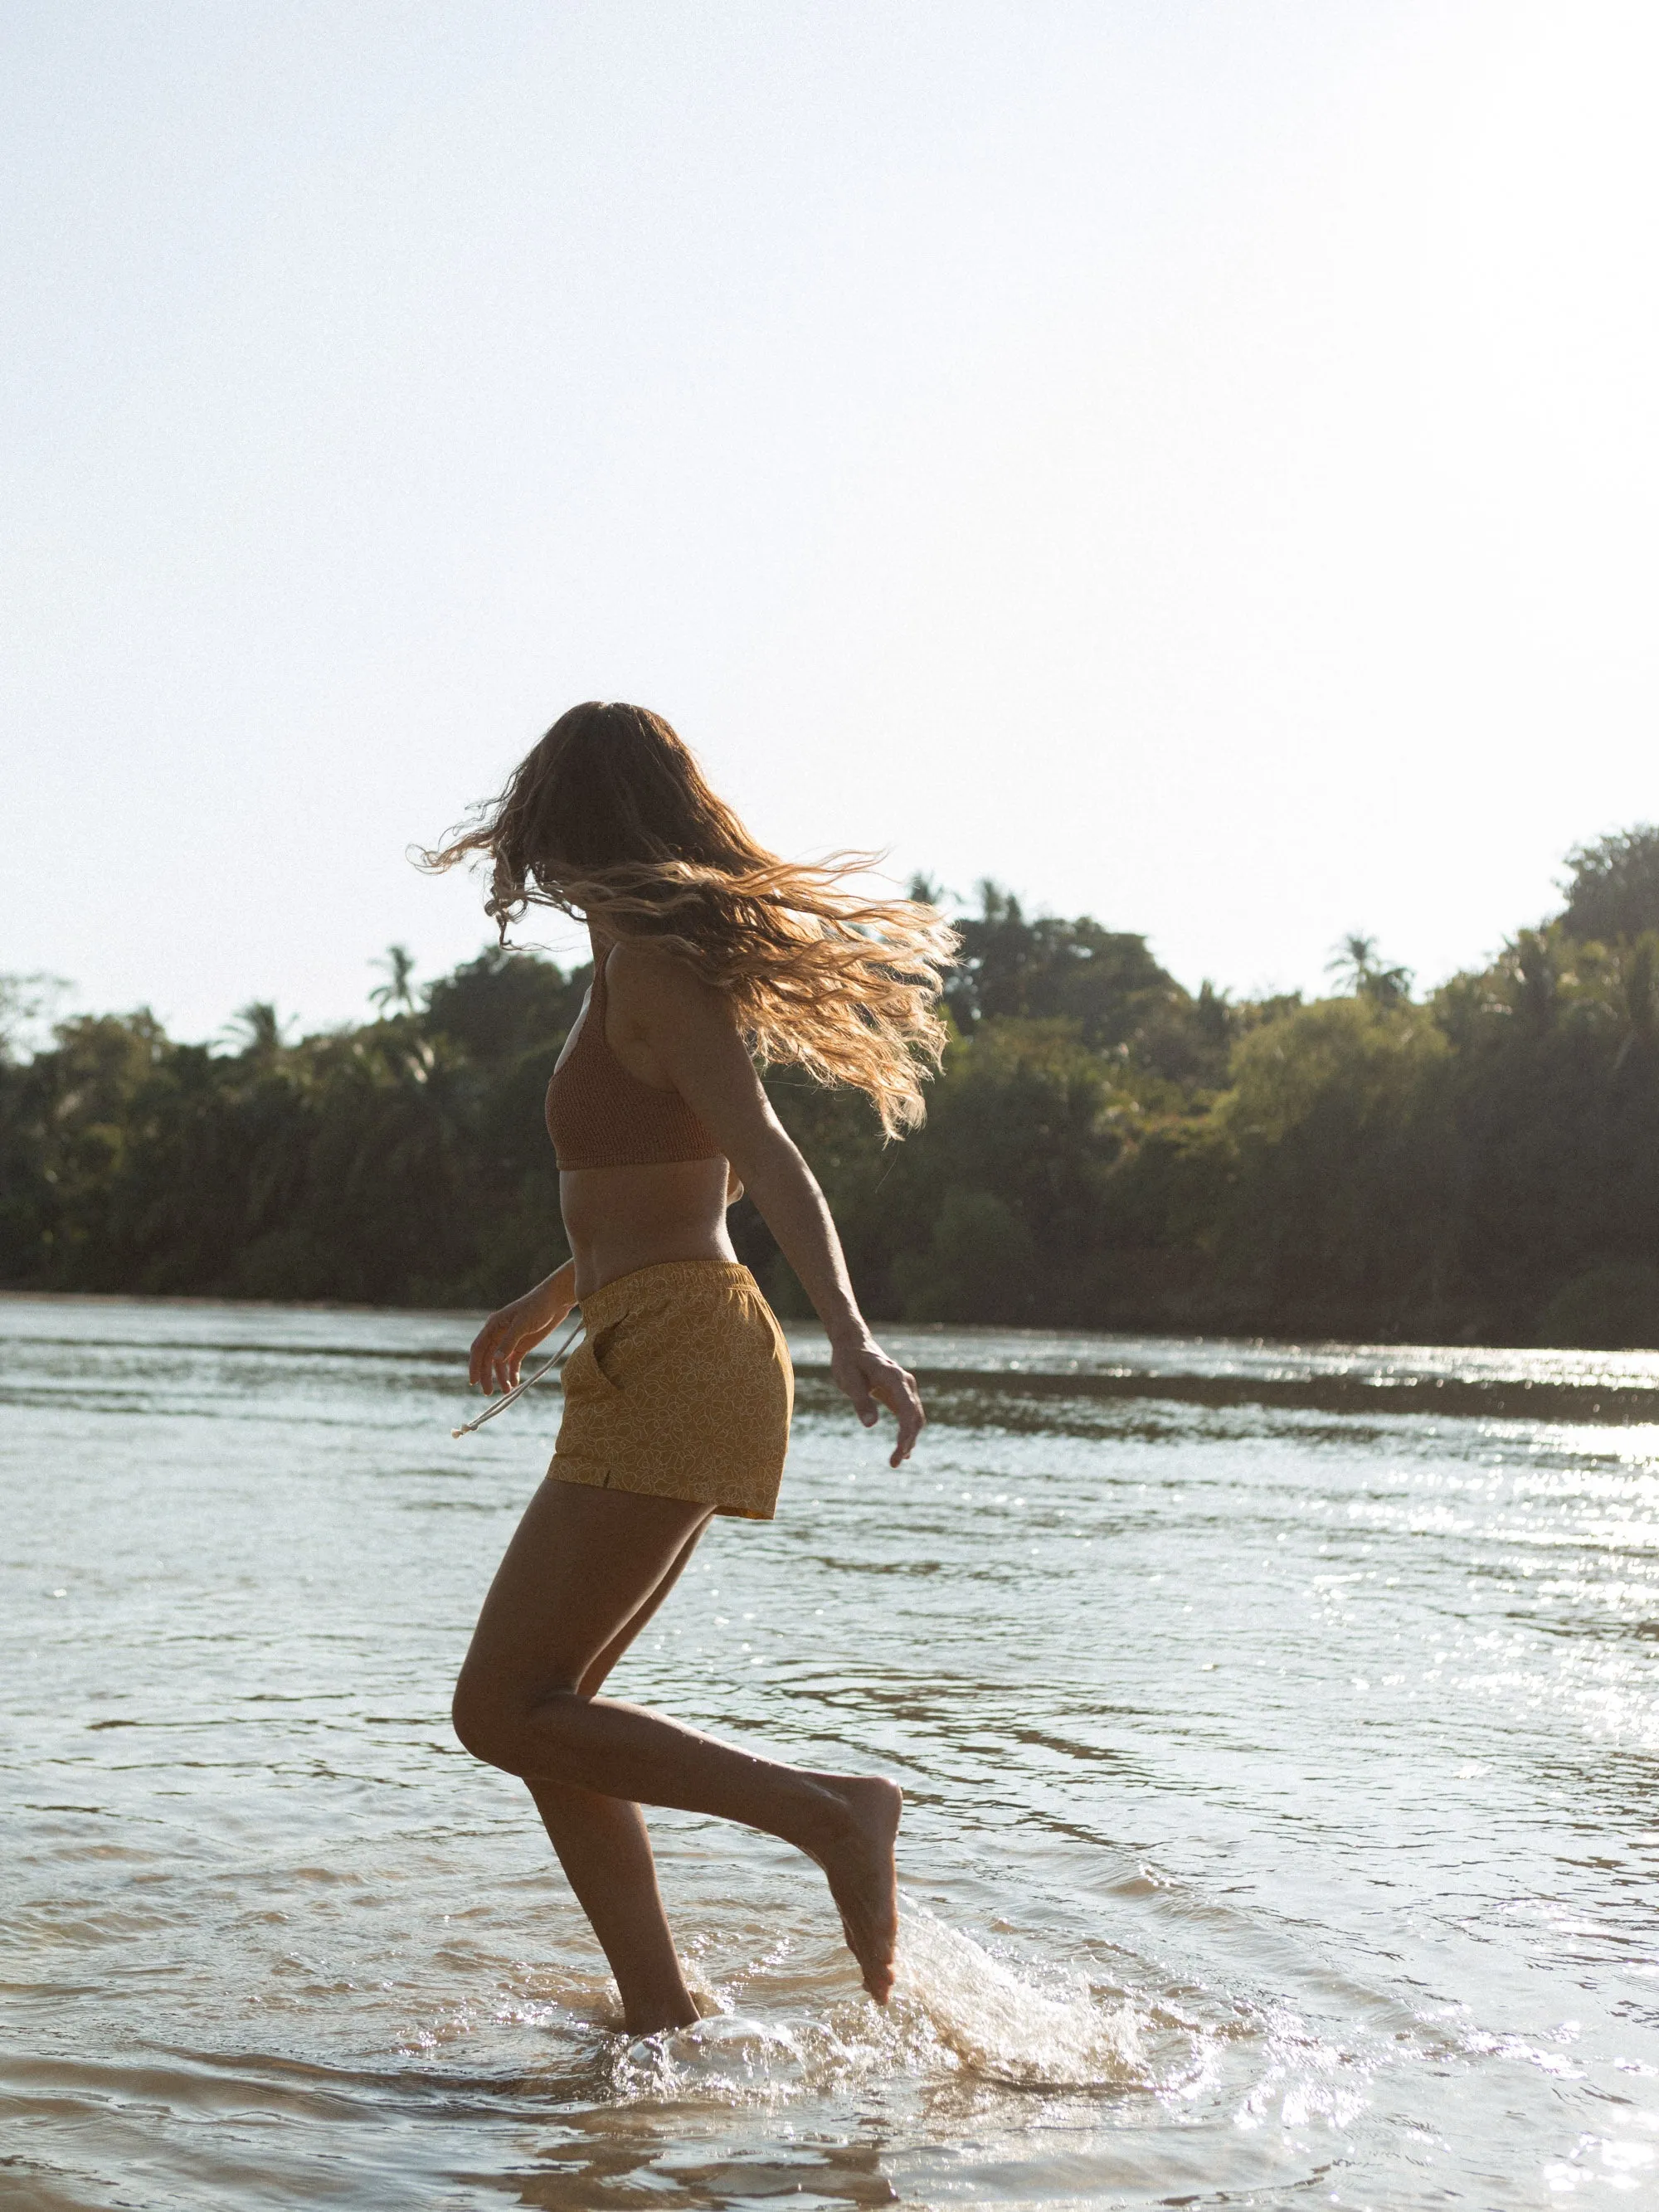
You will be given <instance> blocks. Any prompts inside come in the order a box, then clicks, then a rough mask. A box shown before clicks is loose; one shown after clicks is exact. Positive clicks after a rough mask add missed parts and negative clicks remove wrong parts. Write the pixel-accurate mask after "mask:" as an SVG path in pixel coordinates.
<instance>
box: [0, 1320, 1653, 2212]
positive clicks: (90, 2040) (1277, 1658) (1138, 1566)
mask: <svg viewBox="0 0 1659 2212" xmlns="http://www.w3.org/2000/svg"><path fill="white" fill-rule="evenodd" d="M470 1333H471V1332H470V1329H469V1328H468V1327H467V1325H466V1324H465V1322H461V1321H459V1320H455V1319H453V1318H446V1317H441V1316H410V1315H391V1314H384V1315H382V1314H356V1313H313V1312H289V1311H278V1310H261V1309H252V1308H246V1307H229V1306H225V1307H218V1306H210V1305H179V1306H167V1305H145V1304H123V1303H114V1302H112V1303H102V1302H89V1301H88V1302H82V1301H68V1300H61V1301H60V1300H52V1301H47V1300H30V1299H22V1298H11V1299H5V1300H0V1362H3V1367H0V1405H3V1407H4V1417H3V1426H0V1466H3V1473H4V1480H5V1485H6V1502H5V1522H4V1537H3V1546H0V1552H3V1560H0V1568H3V1577H4V1580H3V1588H0V1606H3V1616H0V1637H3V1652H4V1659H5V1665H6V1679H7V1688H8V1696H7V1699H6V1703H7V1706H8V1709H9V1723H8V1727H7V1731H6V1736H5V1743H4V1753H3V1787H4V1790H5V1795H6V1798H7V1801H8V1820H7V1830H6V1833H7V1849H6V1852H5V1856H4V1857H3V1860H0V1994H3V2010H4V2022H5V2024H4V2030H3V2048H0V2203H3V2204H4V2205H6V2206H12V2205H16V2206H20V2207H29V2208H56V2207H69V2206H76V2207H94V2206H95V2207H115V2206H122V2207H142V2208H150V2207H155V2208H158V2212H159V2208H165V2212H185V2208H196V2207H212V2208H214V2212H248V2209H249V2208H253V2207H272V2206H294V2205H313V2204H314V2205H331V2204H332V2205H348V2206H363V2207H370V2206H373V2207H379V2206H391V2205H397V2206H400V2207H425V2206H442V2207H447V2208H469V2207H471V2208H481V2209H483V2212H487V2209H488V2208H498V2207H501V2206H502V2205H526V2206H541V2207H547V2208H567V2207H568V2208H572V2212H577V2209H578V2208H580V2212H595V2209H596V2208H609V2207H611V2206H618V2207H620V2206H635V2205H650V2206H658V2207H662V2208H665V2212H672V2208H679V2207H691V2206H726V2205H748V2204H761V2203H772V2202H773V2201H775V2200H778V2199H782V2200H785V2201H787V2202H788V2203H793V2204H797V2205H801V2206H807V2207H811V2206H832V2205H833V2206H842V2205H858V2206H864V2205H883V2204H904V2205H910V2206H915V2207H938V2208H945V2207H958V2206H976V2205H987V2206H988V2205H999V2206H1000V2205H1003V2204H1019V2205H1024V2206H1028V2207H1060V2206H1067V2205H1074V2204H1075V2205H1082V2204H1088V2205H1091V2206H1099V2205H1125V2206H1128V2205H1142V2204H1148V2205H1150V2204H1168V2203H1180V2204H1215V2203H1229V2204H1233V2205H1237V2204H1258V2205H1269V2204H1271V2205H1279V2204H1286V2205H1288V2204H1291V2203H1298V2204H1299V2203H1321V2204H1334V2205H1341V2206H1354V2207H1360V2206H1367V2207H1378V2208H1381V2207H1386V2208H1392V2207H1406V2206H1418V2205H1422V2206H1428V2205H1444V2204H1449V2203H1457V2204H1468V2205H1473V2206H1480V2207H1509V2206H1531V2205H1535V2204H1542V2203H1559V2202H1560V2201H1562V2200H1563V2199H1565V2198H1571V2197H1574V2196H1575V2195H1584V2196H1587V2197H1589V2198H1591V2199H1595V2198H1596V2197H1601V2196H1607V2197H1613V2198H1617V2199H1619V2200H1620V2201H1626V2202H1632V2201H1638V2200H1639V2199H1640V2198H1641V2197H1645V2196H1649V2195H1650V2194H1652V2193H1653V2192H1655V2191H1656V2188H1659V2078H1656V2076H1659V2021H1656V2003H1659V1888H1656V1881H1655V1877H1656V1874H1659V1790H1656V1785H1659V1356H1656V1355H1654V1354H1641V1353H1636V1354H1619V1355H1608V1354H1583V1353H1572V1354H1567V1353H1524V1352H1515V1353H1510V1352H1503V1353H1498V1352H1478V1351H1471V1352H1443V1351H1423V1350H1416V1351H1410V1350H1408V1351H1399V1350H1389V1351H1384V1352H1364V1351H1361V1352H1353V1351H1346V1350H1340V1349H1333V1348H1330V1347H1316V1348H1311V1349H1297V1348H1295V1347H1288V1346H1243V1345H1236V1344H1227V1343H1220V1342H1210V1343H1177V1342H1173V1341H1151V1340H1148V1341H1145V1342H1142V1341H1133V1340H1126V1339H1122V1338H1101V1337H1084V1336H1066V1335H1052V1336H1051V1335H1038V1334H991V1333H986V1332H976V1331H951V1332H938V1333H935V1332H928V1331H908V1332H896V1333H895V1334H893V1336H892V1337H890V1342H891V1343H893V1344H894V1345H895V1346H896V1348H900V1349H901V1351H902V1356H903V1357H905V1358H907V1359H908V1361H909V1363H910V1364H913V1365H915V1367H916V1368H917V1369H918V1370H921V1372H922V1374H923V1376H924V1380H925V1381H926V1382H927V1384H928V1389H929V1399H930V1407H931V1410H932V1412H933V1416H934V1425H933V1427H932V1428H930V1430H929V1431H928V1432H927V1435H926V1437H924V1439H923V1443H922V1446H921V1449H920V1451H919V1453H918V1455H917V1457H916V1458H915V1461H914V1462H912V1463H911V1465H910V1467H909V1468H907V1469H906V1470H905V1471H904V1472H903V1473H902V1474H898V1475H893V1474H890V1473H889V1472H888V1470H887V1469H886V1467H885V1464H884V1458H883V1455H882V1451H881V1449H880V1448H879V1447H878V1444H877V1443H875V1442H874V1440H872V1438H871V1437H867V1436H866V1435H865V1434H864V1432H863V1431H860V1429H859V1428H858V1426H857V1425H856V1423H855V1422H854V1420H853V1419H852V1418H851V1416H850V1414H849V1413H846V1412H844V1411H842V1409H841V1408H840V1407H839V1406H838V1404H836V1403H835V1402H832V1400H831V1397H830V1395H829V1392H828V1389H827V1387H826V1386H825V1384H824V1383H823V1380H822V1378H821V1377H819V1376H815V1375H814V1373H813V1371H812V1370H813V1363H814V1360H815V1358H817V1353H816V1352H815V1351H814V1348H813V1345H812V1343H811V1340H810V1339H809V1338H808V1337H807V1336H806V1335H805V1334H798V1337H797V1354H798V1359H799V1364H800V1367H801V1370H802V1389H801V1413H800V1418H799V1425H798V1428H797V1433H796V1442H795V1445H794V1449H793V1454H792V1457H791V1464H790V1472H789V1474H788V1475H787V1478H786V1482H785V1490H784V1503H783V1510H782V1515H781V1518H780V1520H779V1521H778V1522H776V1523H775V1524H774V1525H772V1526H769V1527H757V1526H753V1525H743V1524H734V1523H731V1522H721V1523H720V1524H718V1525H717V1526H716V1528H714V1532H713V1534H711V1535H710V1536H709V1538H708V1540H707V1541H705V1543H704V1545H703V1546H702V1550H701V1552H700V1553H699V1555H698V1557H697V1559H696V1563H695V1565H694V1567H693V1570H692V1571H690V1573H689V1574H688V1576H687V1577H686V1579H685V1581H684V1584H683V1585H682V1587H681V1589H679V1590H678V1592H677V1593H676V1594H675V1595H674V1597H673V1599H672V1601H671V1603H670V1605H669V1606H668V1607H666V1608H665V1613H664V1614H663V1615H662V1616H661V1617H660V1618H659V1621H657V1622H656V1623H653V1626H652V1629H651V1630H650V1631H648V1632H647V1634H646V1636H645V1637H644V1638H642V1639H641V1643H640V1644H638V1645H636V1646H635V1650H634V1651H633V1652H632V1653H631V1654H630V1655H629V1657H628V1658H627V1659H626V1660H625V1661H624V1662H623V1667H622V1668H620V1669H619V1670H618V1674H617V1678H616V1682H615V1686H616V1687H617V1690H618V1692H619V1693H621V1694H625V1695H629V1696H631V1697H634V1698H636V1699H641V1700H643V1701H645V1702H648V1703H658V1704H661V1705H664V1706H666V1707H668V1708H670V1709H671V1710H672V1711H674V1712H676V1713H678V1715H680V1716H682V1717H684V1718H685V1719H687V1720H689V1721H691V1722H693V1723H698V1724H701V1725H702V1726H705V1727H708V1728H710V1729H716V1730H718V1731H720V1733H722V1734H724V1735H728V1736H731V1737H733V1738H737V1739H739V1740H742V1741H746V1742H750V1743H752V1744H755V1745H757V1746H765V1747H771V1748H773V1749H775V1750H776V1751H778V1752H780V1753H782V1754H783V1755H785V1756H787V1757H790V1758H793V1759H800V1760H803V1761H805V1762H807V1763H810V1764H813V1765H823V1766H838V1767H848V1766H853V1767H856V1766H860V1765H873V1766H877V1767H879V1768H881V1769H884V1771H887V1772H890V1773H891V1774H893V1775H894V1776H896V1778H898V1779H899V1780H900V1781H902V1783H903V1784H904V1786H905V1789H906V1791H907V1793H908V1813H907V1816H906V1822H905V1827H904V1830H903V1832H902V1838H901V1862H900V1863H901V1881H902V1887H903V1890H904V1893H905V1922H904V1929H903V1937H902V1959H901V1984H900V1990H899V1993H898V1995H897V1996H896V1999H895V2002H894V2003H893V2005H892V2007H891V2008H890V2011H889V2012H888V2013H887V2014H886V2015H882V2014H880V2013H878V2011H877V2010H876V2009H875V2008H873V2007H872V2006H871V2005H870V2004H869V2002H867V2001H866V1999H865V1998H864V1997H863V1996H861V1995H860V1992H859V1990H858V1987H857V1983H856V1979H855V1977H854V1972H853V1971H852V1967H851V1962H850V1960H848V1957H847V1956H846V1954H845V1953H844V1952H843V1951H842V1949H841V1948H840V1944H839V1942H838V1937H837V1930H836V1925H835V1921H834V1917H833V1915H832V1913H831V1912H830V1911H829V1904H828V1898H827V1894H826V1893H824V1891H823V1885H822V1882H821V1880H820V1878H819V1877H818V1876H817V1874H816V1872H815V1871H814V1870H813V1869H811V1867H809V1866H807V1865H806V1864H805V1863H804V1862H802V1861H799V1860H798V1859H796V1858H795V1857H793V1855H792V1854H791V1853H790V1852H789V1851H788V1850H786V1849H785V1848H784V1847H783V1846H781V1844H775V1843H774V1842H772V1841H771V1840H769V1839H768V1838H762V1837H757V1836H752V1835H750V1834H748V1833H747V1832H744V1831H741V1830H737V1829H732V1828H729V1827H725V1826H720V1824H718V1823H716V1822H713V1821H708V1820H701V1819H697V1818H694V1817H691V1816H690V1815H685V1814H672V1813H669V1814H658V1815H654V1816H653V1832H654V1833H655V1834H656V1836H657V1838H658V1839H659V1857H660V1859H661V1863H662V1873H663V1885H664V1888H665V1893H666V1896H667V1899H668V1902H669V1907H670V1911H671V1914H672V1916H673V1918H674V1921H675V1923H676V1926H677V1929H678V1931H679V1934H680V1937H681V1942H682V1945H683V1948H684V1950H685V1951H686V1953H687V1954H688V1955H689V1956H690V1959H691V1960H692V1961H693V1962H694V1969H695V1980H696V1985H697V1986H698V1988H699V1989H700V1990H701V1992H702V1996H703V2000H704V2002H706V2004H707V2005H708V2008H709V2011H710V2017H709V2018H708V2019H707V2020H706V2021H703V2022H702V2025H701V2026H700V2027H698V2028H696V2029H693V2030H690V2031H687V2032H686V2033H682V2034H679V2035H677V2036H674V2037H671V2038H668V2039H663V2040H660V2041H654V2040H653V2041H650V2042H641V2043H630V2042H629V2041H628V2040H627V2039H626V2038H625V2037H623V2035H622V2034H621V2033H619V2032H618V2030H617V2025H616V2022H617V2014H616V2010H615V2005H614V1998H613V1994H612V1992H611V1989H610V1987H609V1984H608V1982H607V1979H606V1976H605V1969H604V1962H603V1960H601V1958H600V1957H599V1954H598V1952H597V1950H596V1949H595V1948H594V1946H593V1944H592V1940H591V1938H590V1937H589V1936H588V1935H587V1933H586V1927H585V1924H584V1923H583V1922H582V1920H581V1918H580V1915H579V1913H578V1912H577V1911H576V1910H575V1908H574V1905H573V1904H572V1902H571V1900H570V1899H569V1897H568V1893H567V1892H566V1891H565V1889H564V1887H563V1884H562V1879H561V1877H560V1875H559V1873H558V1870H557V1868H556V1864H555V1863H553V1861H552V1859H551V1857H550V1852H549V1851H548V1850H547V1847H546V1845H545V1843H544V1840H543V1839H542V1837H541V1834H540V1831H539V1829H538V1827H537V1826H536V1824H535V1821H534V1819H533V1816H532V1808H531V1807H530V1804H529V1802H528V1799H527V1798H526V1796H525V1795H524V1793H523V1792H522V1790H520V1787H519V1785H518V1784H514V1783H513V1782H511V1781H509V1780H507V1778H505V1777H503V1776H501V1775H497V1774H495V1773H493V1772H489V1771H485V1770H483V1769H481V1768H479V1767H478V1766H477V1765H474V1764H473V1763H472V1762H471V1761H470V1760H469V1759H466V1758H465V1757H464V1756H463V1755H462V1754H461V1753H459V1751H458V1749H457V1747H456V1746H455V1745H454V1743H453V1740H452V1739H451V1737H450V1735H449V1731H448V1728H447V1719H446V1709H447V1699H448V1690H449V1684H450V1680H451V1678H452V1676H453V1672H454V1669H455V1667H456V1665H457V1663H458V1662H459V1657H460V1655H461V1652H462V1650H463V1649H464V1647H465V1641H466V1638H467V1635H468V1632H469V1631H470V1629H471V1621H472V1618H473V1615H474V1613H475V1611H476V1607H477V1601H478V1599H479V1597H480V1595H481V1593H482V1591H483V1587H484V1584H485V1582H486V1580H487V1579H488V1577H489V1572H490V1571H491V1569H492V1568H493V1565H494V1563H495V1558H496V1555H497V1554H498V1553H499V1552H500V1550H501V1546H502V1544H503V1542H504V1541H505V1539H506V1537H507V1533H508V1531H509V1530H510V1528H511V1527H512V1525H513V1520H514V1518H515V1516H516V1515H517V1513H518V1511H519V1510H520V1507H521V1506H522V1504H523V1503H524V1500H525V1498H526V1495H527V1493H528V1492H529V1491H530V1490H531V1488H532V1486H533V1485H534V1483H535V1482H536V1480H537V1479H538V1476H539V1474H540V1473H541V1471H542V1467H543V1464H544V1455H545V1452H546V1449H547V1448H548V1445H549V1443H550V1437H551V1432H552V1429H553V1427H554V1425H555V1422H556V1412H557V1407H556V1397H555V1396H554V1395H550V1394H549V1395H543V1396H541V1402H538V1395H540V1394H532V1397H531V1398H530V1399H529V1400H527V1401H526V1402H525V1403H524V1404H523V1405H522V1406H520V1407H514V1408H513V1409H512V1410H511V1411H510V1412H509V1413H506V1414H504V1415H503V1417H502V1418H501V1420H500V1421H498V1422H495V1423H493V1424H492V1425H490V1426H489V1428H488V1429H486V1430H484V1431H482V1432H481V1433H480V1434H479V1435H477V1436H476V1437H470V1438H467V1439H465V1440H464V1441H462V1442H461V1443H453V1442H452V1441H451V1439H450V1435H449V1431H450V1428H451V1426H452V1425H453V1424H454V1422H455V1421H457V1420H459V1419H462V1418H464V1417H465V1399H464V1397H463V1395H462V1393H461V1390H460V1389H459V1377H460V1373H461V1368H460V1355H461V1353H462V1350H463V1347H464V1346H465V1340H466V1339H467V1337H468V1335H469V1334H470ZM473 1410H476V1406H475V1407H474V1408H473Z"/></svg>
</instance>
